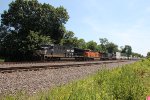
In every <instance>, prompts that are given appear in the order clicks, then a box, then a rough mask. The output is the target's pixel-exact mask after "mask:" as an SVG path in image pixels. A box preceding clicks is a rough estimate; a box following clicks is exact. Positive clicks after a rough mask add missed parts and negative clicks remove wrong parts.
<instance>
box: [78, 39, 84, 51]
mask: <svg viewBox="0 0 150 100" xmlns="http://www.w3.org/2000/svg"><path fill="white" fill-rule="evenodd" d="M78 48H81V49H86V42H85V40H84V39H79V40H78Z"/></svg>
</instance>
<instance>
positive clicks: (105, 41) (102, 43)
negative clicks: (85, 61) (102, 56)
mask: <svg viewBox="0 0 150 100" xmlns="http://www.w3.org/2000/svg"><path fill="white" fill-rule="evenodd" d="M99 40H100V46H101V51H102V52H107V49H106V45H107V44H108V39H107V38H100V39H99Z"/></svg>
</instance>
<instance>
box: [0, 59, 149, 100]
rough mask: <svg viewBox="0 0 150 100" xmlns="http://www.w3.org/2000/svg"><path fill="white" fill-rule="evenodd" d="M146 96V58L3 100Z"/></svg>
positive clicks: (119, 99)
mask: <svg viewBox="0 0 150 100" xmlns="http://www.w3.org/2000/svg"><path fill="white" fill-rule="evenodd" d="M148 95H150V59H144V60H141V61H139V62H136V63H134V64H130V65H125V66H123V67H118V68H114V69H111V70H108V69H105V70H100V71H98V72H97V73H96V74H95V75H92V76H89V77H87V78H85V79H83V80H79V81H75V82H73V83H70V84H67V85H63V86H60V87H56V88H54V89H52V90H49V91H47V92H40V93H38V94H36V95H33V96H31V97H28V96H27V95H24V94H21V95H19V96H18V95H16V96H10V95H7V96H5V97H4V99H3V100H145V99H146V97H147V96H148Z"/></svg>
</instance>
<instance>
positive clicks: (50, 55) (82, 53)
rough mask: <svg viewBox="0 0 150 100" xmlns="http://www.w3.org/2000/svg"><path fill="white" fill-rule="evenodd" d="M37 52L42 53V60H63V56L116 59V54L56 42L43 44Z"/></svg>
mask: <svg viewBox="0 0 150 100" xmlns="http://www.w3.org/2000/svg"><path fill="white" fill-rule="evenodd" d="M37 54H38V55H40V57H41V59H42V60H61V59H62V58H68V59H69V58H70V59H71V58H74V59H75V60H78V61H87V60H94V59H99V60H115V59H117V56H118V53H116V54H117V56H116V54H110V53H102V52H95V51H91V50H89V49H79V48H73V47H68V46H61V45H56V44H51V45H41V46H40V48H39V49H38V50H37Z"/></svg>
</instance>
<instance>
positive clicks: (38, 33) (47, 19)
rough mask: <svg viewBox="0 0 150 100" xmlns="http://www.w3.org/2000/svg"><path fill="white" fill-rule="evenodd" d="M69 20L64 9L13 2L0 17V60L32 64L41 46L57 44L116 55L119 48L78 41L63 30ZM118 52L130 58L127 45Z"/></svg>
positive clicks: (32, 0) (35, 0) (104, 41)
mask: <svg viewBox="0 0 150 100" xmlns="http://www.w3.org/2000/svg"><path fill="white" fill-rule="evenodd" d="M68 19H69V14H68V12H67V10H66V9H65V8H64V7H63V6H60V7H54V6H52V5H50V4H46V3H43V4H42V3H39V2H38V0H15V1H12V2H11V3H10V4H9V9H8V10H5V11H4V12H3V14H1V23H0V56H2V57H4V58H5V59H6V60H8V61H9V60H10V61H12V60H32V59H35V58H36V54H35V51H36V50H37V49H38V48H39V47H40V45H42V44H60V45H66V46H70V47H78V48H81V49H90V50H93V51H100V52H108V53H114V52H116V51H119V49H118V45H116V44H115V43H113V42H109V41H108V39H106V38H100V39H99V40H100V44H97V43H96V42H95V41H89V42H85V40H84V39H78V38H77V37H75V33H74V32H72V31H68V30H67V29H66V28H65V24H66V22H67V21H68ZM121 52H122V53H126V54H127V55H128V56H129V55H131V54H132V48H131V46H129V45H126V46H124V47H123V48H122V50H121Z"/></svg>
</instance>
